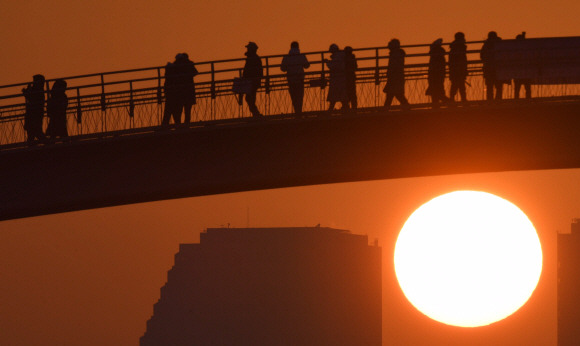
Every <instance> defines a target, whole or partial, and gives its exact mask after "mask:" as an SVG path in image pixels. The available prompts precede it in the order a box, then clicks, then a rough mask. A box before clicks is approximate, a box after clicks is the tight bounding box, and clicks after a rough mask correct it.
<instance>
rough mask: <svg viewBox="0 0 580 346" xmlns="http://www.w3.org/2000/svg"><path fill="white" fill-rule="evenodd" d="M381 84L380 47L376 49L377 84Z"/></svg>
mask: <svg viewBox="0 0 580 346" xmlns="http://www.w3.org/2000/svg"><path fill="white" fill-rule="evenodd" d="M380 84H381V75H380V70H379V49H378V48H376V49H375V85H380Z"/></svg>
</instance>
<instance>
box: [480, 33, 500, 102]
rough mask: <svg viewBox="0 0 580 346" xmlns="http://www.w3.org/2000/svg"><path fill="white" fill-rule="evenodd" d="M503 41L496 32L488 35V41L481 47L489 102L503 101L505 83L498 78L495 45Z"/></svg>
mask: <svg viewBox="0 0 580 346" xmlns="http://www.w3.org/2000/svg"><path fill="white" fill-rule="evenodd" d="M499 41H501V37H499V36H497V33H496V32H495V31H490V32H489V33H488V34H487V40H485V42H484V43H483V46H482V47H481V52H480V57H481V61H482V63H483V79H484V80H485V89H486V98H487V100H488V101H491V100H493V99H494V90H495V99H496V100H501V99H502V92H503V82H502V81H500V80H498V79H497V77H496V63H495V44H496V43H497V42H499Z"/></svg>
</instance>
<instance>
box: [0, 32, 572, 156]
mask: <svg viewBox="0 0 580 346" xmlns="http://www.w3.org/2000/svg"><path fill="white" fill-rule="evenodd" d="M403 48H404V49H405V50H406V52H407V58H406V66H405V74H406V95H407V98H408V99H409V102H411V104H414V105H419V106H427V104H428V102H429V101H430V100H429V99H428V97H427V96H426V95H425V90H426V88H427V69H428V59H429V56H428V51H429V45H428V44H420V45H407V46H403ZM480 48H481V41H477V42H469V43H468V61H469V63H468V66H469V67H468V68H469V76H468V79H467V82H468V83H469V85H470V87H469V88H468V89H467V97H468V99H469V100H483V99H484V94H485V88H484V83H483V78H482V72H481V62H480V61H479V50H480ZM354 53H355V55H356V57H357V62H358V70H357V94H358V99H359V101H358V103H359V107H360V108H365V107H378V106H380V105H382V103H383V102H384V97H385V96H384V93H383V92H382V89H383V87H384V84H385V81H386V69H387V63H388V49H387V47H384V46H383V47H370V48H360V49H355V50H354ZM305 55H306V56H307V58H308V60H309V61H310V63H311V67H310V68H309V69H308V70H306V83H305V84H306V88H305V95H304V108H303V109H304V111H305V112H319V111H323V110H325V109H326V108H327V102H326V92H327V89H326V88H325V87H324V85H322V86H311V85H310V82H311V81H315V80H320V79H327V78H328V68H327V67H326V66H325V60H326V59H329V58H330V53H329V52H326V51H319V52H308V53H305ZM283 56H284V55H283V54H282V55H271V56H263V57H261V58H262V63H263V66H264V79H263V81H262V87H261V88H260V90H259V92H258V97H257V105H258V108H259V109H260V111H261V112H262V113H263V114H265V115H282V114H292V113H293V110H292V105H291V101H290V96H289V94H288V91H287V89H288V85H287V82H286V76H285V74H284V73H283V72H282V71H281V70H280V64H281V62H282V58H283ZM243 65H244V59H243V58H240V59H229V60H218V61H206V62H199V63H196V68H197V70H198V71H199V72H200V73H199V75H198V76H196V77H195V87H196V98H197V104H196V105H195V106H194V107H193V110H192V121H194V122H196V123H199V124H204V123H205V122H208V121H216V120H227V119H237V118H245V117H250V116H251V114H250V113H249V111H248V109H247V107H246V106H245V104H243V102H242V100H241V97H240V96H239V95H237V94H234V93H233V92H232V91H231V88H232V83H233V79H234V78H235V77H238V76H241V73H242V69H243ZM63 79H65V80H66V81H67V83H68V88H67V95H68V97H69V108H68V111H67V117H68V119H67V126H68V132H69V135H71V136H73V138H74V137H77V138H82V137H83V136H85V137H86V136H92V137H94V136H95V135H96V136H99V137H106V136H109V135H112V134H114V135H118V134H119V133H126V134H130V133H136V132H142V131H151V129H152V128H153V127H157V126H159V125H160V124H161V119H162V116H163V109H164V92H163V84H164V66H156V67H150V68H142V69H131V70H123V71H113V72H106V73H95V74H87V75H80V76H70V77H65V78H63ZM54 80H56V78H54V79H47V81H46V87H45V90H47V93H48V90H49V87H51V86H52V83H53V82H54ZM446 83H447V85H446V90H449V85H448V83H449V82H448V81H447V82H446ZM26 85H27V83H20V84H12V85H4V86H0V146H3V147H5V148H6V147H14V146H19V145H23V144H24V143H25V142H26V133H25V131H24V113H25V104H24V97H23V95H22V92H21V89H22V88H23V87H25V86H26ZM510 93H513V91H511V90H510V88H509V87H508V88H504V95H506V96H507V95H509V94H510ZM534 93H535V95H536V96H544V97H546V96H566V95H580V90H578V86H569V85H564V86H558V85H556V86H554V85H552V86H538V87H535V90H534ZM395 102H396V101H395ZM395 104H396V103H395ZM45 122H48V119H47V118H45ZM46 125H47V124H45V128H46Z"/></svg>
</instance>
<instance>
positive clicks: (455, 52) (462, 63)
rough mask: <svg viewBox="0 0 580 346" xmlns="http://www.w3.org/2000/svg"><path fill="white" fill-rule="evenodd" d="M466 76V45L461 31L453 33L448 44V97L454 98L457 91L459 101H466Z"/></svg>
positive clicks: (452, 99)
mask: <svg viewBox="0 0 580 346" xmlns="http://www.w3.org/2000/svg"><path fill="white" fill-rule="evenodd" d="M466 78H467V45H466V44H465V35H464V34H463V33H462V32H457V33H455V39H454V40H453V42H451V45H450V46H449V81H450V82H451V89H450V91H449V98H450V99H451V101H454V100H455V94H456V93H457V91H459V96H460V97H461V102H466V101H467V95H466V93H465V80H466Z"/></svg>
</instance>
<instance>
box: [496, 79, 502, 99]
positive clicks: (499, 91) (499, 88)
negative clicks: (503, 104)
mask: <svg viewBox="0 0 580 346" xmlns="http://www.w3.org/2000/svg"><path fill="white" fill-rule="evenodd" d="M502 98H503V83H502V82H495V99H496V100H501V99H502Z"/></svg>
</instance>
